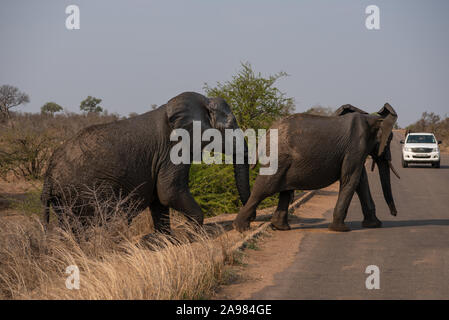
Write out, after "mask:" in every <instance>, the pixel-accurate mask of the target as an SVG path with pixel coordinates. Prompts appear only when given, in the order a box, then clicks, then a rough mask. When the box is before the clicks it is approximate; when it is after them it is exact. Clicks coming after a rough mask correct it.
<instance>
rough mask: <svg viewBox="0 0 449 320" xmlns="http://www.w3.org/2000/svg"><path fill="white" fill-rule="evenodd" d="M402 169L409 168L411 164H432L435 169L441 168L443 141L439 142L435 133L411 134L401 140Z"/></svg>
mask: <svg viewBox="0 0 449 320" xmlns="http://www.w3.org/2000/svg"><path fill="white" fill-rule="evenodd" d="M401 144H403V145H404V146H403V147H402V167H403V168H407V167H408V165H409V163H430V164H431V165H432V167H433V168H439V167H440V148H439V147H438V145H439V144H441V141H437V140H436V139H435V136H434V135H433V133H409V134H408V135H407V137H406V138H405V142H404V140H401Z"/></svg>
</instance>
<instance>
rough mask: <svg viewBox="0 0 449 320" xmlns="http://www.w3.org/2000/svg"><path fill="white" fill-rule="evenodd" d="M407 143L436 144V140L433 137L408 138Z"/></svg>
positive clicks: (414, 136) (416, 136) (415, 136)
mask: <svg viewBox="0 0 449 320" xmlns="http://www.w3.org/2000/svg"><path fill="white" fill-rule="evenodd" d="M407 143H435V138H434V137H433V136H431V135H422V136H420V135H413V136H408V138H407Z"/></svg>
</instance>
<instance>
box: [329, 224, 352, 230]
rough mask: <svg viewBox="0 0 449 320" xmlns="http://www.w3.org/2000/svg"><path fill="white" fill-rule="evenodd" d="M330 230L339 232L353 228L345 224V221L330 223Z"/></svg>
mask: <svg viewBox="0 0 449 320" xmlns="http://www.w3.org/2000/svg"><path fill="white" fill-rule="evenodd" d="M329 230H332V231H338V232H347V231H351V229H350V228H349V227H348V226H347V225H345V224H344V223H343V222H341V223H335V222H332V223H331V224H330V225H329Z"/></svg>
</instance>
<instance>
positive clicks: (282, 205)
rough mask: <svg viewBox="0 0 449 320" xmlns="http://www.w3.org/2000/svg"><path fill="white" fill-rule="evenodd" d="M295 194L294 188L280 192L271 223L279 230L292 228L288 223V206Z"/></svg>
mask: <svg viewBox="0 0 449 320" xmlns="http://www.w3.org/2000/svg"><path fill="white" fill-rule="evenodd" d="M292 196H293V190H289V191H282V192H281V193H280V194H279V202H278V206H277V208H276V211H275V212H274V214H273V216H272V217H271V224H272V225H273V227H274V228H276V229H278V230H290V229H291V228H290V225H289V224H288V206H289V204H290V201H291V199H292Z"/></svg>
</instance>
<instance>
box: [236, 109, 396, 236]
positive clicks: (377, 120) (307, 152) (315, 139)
mask: <svg viewBox="0 0 449 320" xmlns="http://www.w3.org/2000/svg"><path fill="white" fill-rule="evenodd" d="M396 120H397V114H396V112H395V111H394V109H393V108H392V107H391V105H390V104H388V103H386V104H385V105H384V106H383V107H382V108H381V110H380V111H379V112H378V113H377V115H375V114H373V115H370V114H367V113H366V112H365V111H363V110H361V109H358V108H356V107H354V106H352V105H349V104H348V105H343V106H341V107H340V108H339V109H338V110H337V111H336V112H335V114H334V115H332V116H317V115H309V114H301V113H299V114H293V115H290V116H287V117H285V118H283V119H281V120H279V121H277V122H276V123H274V124H273V125H272V126H271V128H270V130H273V129H277V130H278V136H279V138H278V163H279V165H278V170H277V172H276V173H275V174H273V175H260V174H259V175H258V176H257V178H256V181H255V183H254V186H253V189H252V190H251V195H250V197H249V199H248V202H247V203H246V205H244V206H243V207H242V208H241V209H240V211H239V213H238V215H237V217H236V218H235V220H234V222H233V226H234V228H235V229H236V230H238V231H240V232H243V231H244V230H247V229H248V228H249V225H250V221H251V220H252V219H254V217H255V214H256V208H257V206H258V204H259V203H260V202H261V201H262V200H263V199H265V198H266V197H269V196H271V195H273V194H275V193H278V192H279V202H278V205H277V208H276V210H275V212H274V213H273V215H272V218H271V223H272V226H273V228H275V229H278V230H289V229H290V225H289V224H288V206H289V204H290V202H291V200H292V197H293V193H294V190H298V189H299V190H315V189H321V188H324V187H327V186H329V185H331V184H332V183H334V182H336V181H339V182H340V187H339V194H338V200H337V203H336V206H335V208H334V212H333V221H332V223H331V224H330V225H329V229H330V230H333V231H350V228H349V227H348V226H347V225H346V224H345V223H344V220H345V218H346V215H347V211H348V207H349V204H350V202H351V199H352V197H353V195H354V192H356V193H357V195H358V197H359V199H360V202H361V205H362V212H363V216H364V220H363V222H362V226H363V227H366V228H379V227H381V226H382V222H381V221H380V220H379V219H378V218H377V217H376V208H375V204H374V201H373V199H372V196H371V192H370V188H369V184H368V177H367V172H366V169H365V161H366V159H367V157H368V155H370V156H371V157H372V159H373V167H372V170H373V169H374V163H375V164H377V166H378V170H379V175H380V180H381V185H382V190H383V195H384V198H385V201H386V202H387V204H388V206H389V209H390V213H391V214H392V215H393V216H396V215H397V210H396V206H395V203H394V199H393V195H392V190H391V183H390V169H391V170H392V171H393V173H394V174H396V175H397V172H396V171H395V169H394V167H393V166H392V164H391V152H390V142H391V139H392V137H393V133H392V129H393V126H394V124H395V122H396ZM267 136H268V134H267ZM267 140H268V138H267ZM267 144H268V143H267ZM268 145H269V144H268ZM397 176H398V175H397ZM398 178H399V176H398Z"/></svg>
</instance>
